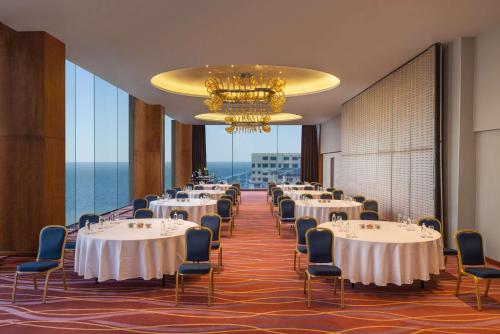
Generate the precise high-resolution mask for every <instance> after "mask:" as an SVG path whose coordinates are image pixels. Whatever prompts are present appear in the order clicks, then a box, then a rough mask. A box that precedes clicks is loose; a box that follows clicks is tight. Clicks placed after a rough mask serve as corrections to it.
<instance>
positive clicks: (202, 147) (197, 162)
mask: <svg viewBox="0 0 500 334" xmlns="http://www.w3.org/2000/svg"><path fill="white" fill-rule="evenodd" d="M192 139H193V141H192V142H193V144H192V145H193V147H192V150H191V152H192V153H191V157H192V169H193V171H195V170H198V169H201V170H203V169H204V168H205V167H207V147H206V140H205V125H193V138H192Z"/></svg>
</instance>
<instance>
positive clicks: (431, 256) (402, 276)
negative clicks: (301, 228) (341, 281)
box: [319, 220, 444, 286]
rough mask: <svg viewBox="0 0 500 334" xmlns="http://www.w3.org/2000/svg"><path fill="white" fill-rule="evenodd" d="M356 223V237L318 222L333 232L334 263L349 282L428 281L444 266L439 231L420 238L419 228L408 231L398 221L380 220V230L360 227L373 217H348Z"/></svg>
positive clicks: (383, 284)
mask: <svg viewBox="0 0 500 334" xmlns="http://www.w3.org/2000/svg"><path fill="white" fill-rule="evenodd" d="M349 223H350V224H355V225H356V226H357V229H356V234H357V238H355V239H350V238H347V237H346V233H345V232H339V228H338V227H333V225H332V224H331V223H325V224H321V225H320V226H319V227H326V228H329V229H331V230H332V231H333V233H334V235H335V250H334V254H335V265H336V266H338V267H339V268H340V269H341V270H342V273H343V275H344V278H347V279H349V280H350V281H351V282H352V283H357V282H361V283H363V284H370V283H375V284H376V285H380V286H386V285H387V284H389V283H392V284H396V285H402V284H411V283H413V281H414V280H417V279H418V280H423V281H427V280H429V279H430V275H431V274H435V275H438V274H439V271H440V269H444V256H443V242H442V238H441V234H440V233H439V232H437V231H433V234H432V237H431V238H422V237H421V236H420V231H407V230H406V229H405V228H402V227H398V226H397V223H394V222H386V221H380V222H375V223H378V224H380V225H381V229H380V230H376V229H373V230H368V229H364V230H363V229H360V228H359V224H361V223H364V224H367V223H374V222H373V221H370V222H368V221H361V220H357V221H352V220H351V221H349Z"/></svg>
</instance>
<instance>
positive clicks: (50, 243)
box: [12, 225, 68, 304]
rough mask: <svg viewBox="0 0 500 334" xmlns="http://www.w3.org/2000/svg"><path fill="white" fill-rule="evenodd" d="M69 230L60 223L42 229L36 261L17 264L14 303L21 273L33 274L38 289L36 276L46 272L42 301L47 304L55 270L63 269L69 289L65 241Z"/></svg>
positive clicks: (13, 291)
mask: <svg viewBox="0 0 500 334" xmlns="http://www.w3.org/2000/svg"><path fill="white" fill-rule="evenodd" d="M67 234H68V232H67V230H66V227H64V226H59V225H49V226H45V227H44V228H42V230H41V231H40V237H39V245H38V256H37V257H36V261H34V262H24V263H21V264H18V265H17V269H16V273H15V276H14V286H13V289H12V303H15V302H16V289H17V281H18V278H19V275H25V274H28V275H32V276H33V284H34V287H35V290H36V289H37V282H36V277H37V276H38V275H42V274H45V287H44V290H43V297H42V302H43V303H44V304H45V299H46V297H47V290H48V286H49V277H50V274H51V273H52V272H54V271H55V270H61V271H62V279H63V285H64V290H67V286H66V275H65V274H64V243H65V242H66V236H67Z"/></svg>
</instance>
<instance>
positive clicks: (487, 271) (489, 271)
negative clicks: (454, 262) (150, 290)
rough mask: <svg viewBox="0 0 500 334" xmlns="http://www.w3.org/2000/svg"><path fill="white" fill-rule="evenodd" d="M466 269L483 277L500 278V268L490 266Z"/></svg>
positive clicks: (469, 272)
mask: <svg viewBox="0 0 500 334" xmlns="http://www.w3.org/2000/svg"><path fill="white" fill-rule="evenodd" d="M464 271H465V272H466V273H468V274H472V275H474V276H477V277H481V278H500V269H495V268H488V267H471V268H465V269H464Z"/></svg>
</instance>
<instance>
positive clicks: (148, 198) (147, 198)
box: [144, 195, 158, 204]
mask: <svg viewBox="0 0 500 334" xmlns="http://www.w3.org/2000/svg"><path fill="white" fill-rule="evenodd" d="M144 199H145V200H146V201H148V204H149V203H151V202H152V201H156V200H158V196H157V195H146V196H145V197H144Z"/></svg>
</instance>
